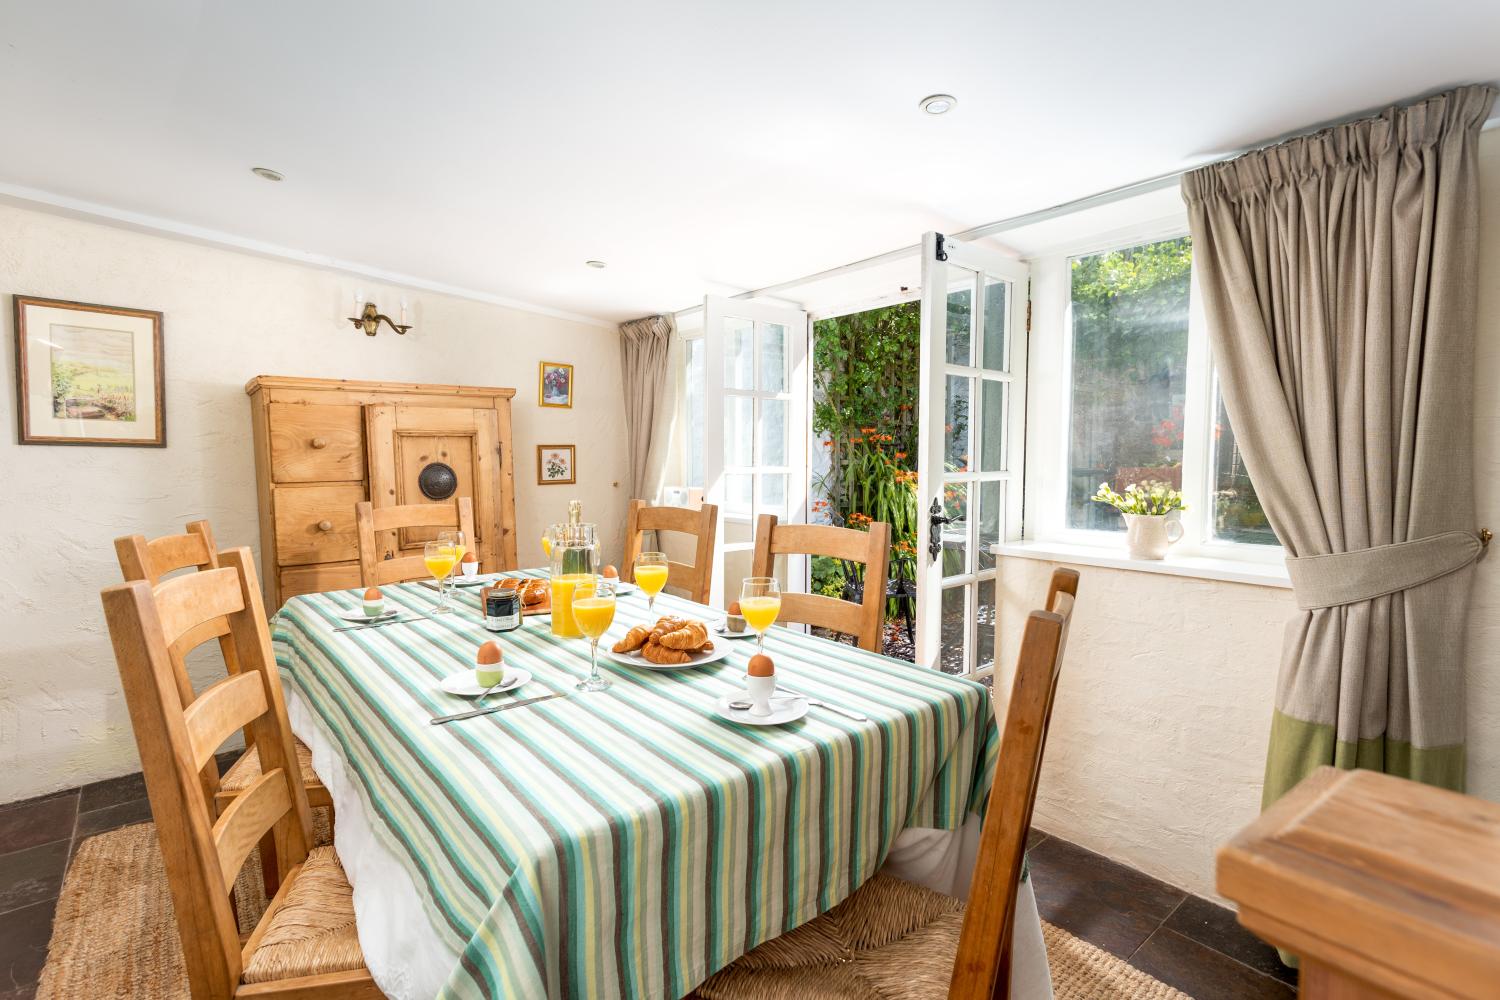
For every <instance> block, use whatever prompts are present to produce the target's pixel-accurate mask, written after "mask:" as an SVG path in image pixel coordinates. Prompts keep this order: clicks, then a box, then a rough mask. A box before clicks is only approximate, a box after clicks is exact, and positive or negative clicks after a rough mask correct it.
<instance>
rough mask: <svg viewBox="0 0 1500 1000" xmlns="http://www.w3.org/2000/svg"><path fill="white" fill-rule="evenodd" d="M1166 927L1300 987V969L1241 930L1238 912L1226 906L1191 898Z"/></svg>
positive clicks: (1252, 935)
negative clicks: (1283, 962)
mask: <svg viewBox="0 0 1500 1000" xmlns="http://www.w3.org/2000/svg"><path fill="white" fill-rule="evenodd" d="M1163 926H1165V927H1167V928H1169V929H1171V930H1174V931H1176V932H1177V933H1179V934H1181V935H1183V936H1184V937H1189V938H1192V939H1193V940H1194V941H1197V942H1198V943H1199V944H1203V945H1207V946H1208V947H1210V948H1212V949H1214V950H1215V951H1218V952H1222V953H1223V954H1225V955H1228V956H1229V957H1230V958H1232V959H1235V960H1236V961H1238V962H1243V963H1244V964H1246V965H1248V966H1250V968H1252V969H1254V970H1255V971H1256V972H1263V973H1265V974H1266V975H1268V976H1271V977H1273V978H1276V979H1280V980H1281V981H1282V982H1284V983H1290V984H1292V985H1293V986H1295V985H1296V984H1297V970H1296V969H1290V968H1287V967H1286V966H1285V965H1283V964H1282V963H1281V958H1280V957H1279V956H1278V955H1277V954H1276V949H1275V948H1272V947H1271V946H1270V945H1268V944H1266V943H1265V942H1264V941H1262V940H1261V939H1260V938H1258V937H1256V936H1255V935H1254V934H1251V933H1250V932H1249V931H1247V930H1245V928H1243V927H1241V926H1240V923H1239V921H1238V920H1236V919H1235V916H1234V911H1233V910H1231V909H1229V908H1228V907H1226V906H1218V905H1216V904H1214V903H1211V902H1209V901H1208V900H1206V899H1203V898H1201V897H1198V896H1189V897H1188V898H1187V899H1185V900H1183V901H1182V905H1181V906H1179V907H1178V908H1177V909H1176V910H1174V911H1173V912H1172V915H1171V916H1170V917H1168V918H1167V922H1166V924H1164V925H1163Z"/></svg>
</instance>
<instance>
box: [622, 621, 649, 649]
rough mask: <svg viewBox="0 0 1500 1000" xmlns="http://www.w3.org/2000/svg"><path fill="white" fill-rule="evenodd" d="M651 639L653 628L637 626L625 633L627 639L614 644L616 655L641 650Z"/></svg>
mask: <svg viewBox="0 0 1500 1000" xmlns="http://www.w3.org/2000/svg"><path fill="white" fill-rule="evenodd" d="M650 638H651V628H650V627H649V626H647V625H637V626H635V627H634V628H632V629H631V630H630V631H629V632H626V633H625V638H623V639H621V640H620V641H619V642H617V643H615V644H614V647H613V649H614V651H615V652H616V653H631V652H634V651H635V650H637V649H640V648H641V647H642V646H644V645H645V644H646V641H647V640H648V639H650Z"/></svg>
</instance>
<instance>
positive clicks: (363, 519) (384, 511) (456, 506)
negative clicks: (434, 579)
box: [354, 497, 478, 587]
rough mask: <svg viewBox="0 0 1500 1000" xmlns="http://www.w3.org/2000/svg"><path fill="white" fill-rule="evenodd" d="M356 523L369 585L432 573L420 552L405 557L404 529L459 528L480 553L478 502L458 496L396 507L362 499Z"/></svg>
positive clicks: (363, 573) (363, 571) (363, 575)
mask: <svg viewBox="0 0 1500 1000" xmlns="http://www.w3.org/2000/svg"><path fill="white" fill-rule="evenodd" d="M354 526H355V528H356V529H357V530H358V532H359V579H360V584H361V585H362V586H365V587H380V586H383V585H385V584H387V583H403V582H405V581H407V580H420V579H422V578H423V577H425V576H430V575H431V574H429V573H428V572H427V563H426V562H425V561H424V560H423V559H422V554H421V553H420V552H419V553H417V554H416V555H411V556H401V555H397V554H396V553H397V552H398V551H399V548H398V545H397V541H396V534H395V533H396V531H398V530H399V529H401V528H457V529H458V530H460V531H462V532H463V533H464V540H465V542H466V544H467V545H468V546H469V547H470V551H473V552H478V548H477V545H478V539H477V538H475V537H474V501H473V500H472V499H470V498H469V497H458V498H457V499H456V500H455V501H454V502H453V503H451V504H447V503H408V504H401V505H399V506H396V507H374V506H371V504H370V501H368V500H361V501H360V502H359V503H357V504H355V505H354Z"/></svg>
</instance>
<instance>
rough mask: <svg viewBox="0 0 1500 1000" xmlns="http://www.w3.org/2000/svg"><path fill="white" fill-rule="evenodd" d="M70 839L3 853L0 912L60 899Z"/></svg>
mask: <svg viewBox="0 0 1500 1000" xmlns="http://www.w3.org/2000/svg"><path fill="white" fill-rule="evenodd" d="M68 846H69V842H68V841H66V840H54V841H53V842H52V843H50V844H40V845H38V846H36V847H28V848H26V850H24V851H12V852H11V853H9V854H0V913H5V912H8V911H10V910H14V909H18V908H20V907H23V906H30V905H31V904H32V903H40V902H42V901H43V900H47V899H56V898H57V894H58V892H59V891H60V890H61V889H62V879H63V872H64V871H66V870H67V867H68Z"/></svg>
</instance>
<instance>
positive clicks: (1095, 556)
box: [990, 542, 1292, 590]
mask: <svg viewBox="0 0 1500 1000" xmlns="http://www.w3.org/2000/svg"><path fill="white" fill-rule="evenodd" d="M990 551H991V552H993V553H995V555H997V556H1013V557H1016V558H1019V559H1045V560H1047V561H1049V562H1062V563H1074V564H1077V565H1080V566H1103V567H1106V568H1108V569H1124V570H1133V571H1135V572H1140V573H1165V574H1167V575H1168V576H1188V577H1197V578H1199V579H1202V580H1224V581H1226V582H1228V583H1247V584H1250V585H1251V586H1257V587H1280V588H1282V589H1285V590H1290V589H1291V586H1292V581H1291V579H1290V578H1289V577H1288V576H1287V572H1286V566H1285V565H1284V564H1281V563H1256V562H1249V561H1242V560H1239V559H1216V558H1214V557H1212V556H1177V555H1170V554H1169V555H1168V556H1167V558H1165V559H1161V560H1155V559H1132V558H1130V556H1128V555H1126V554H1125V551H1124V546H1123V544H1122V545H1121V546H1120V547H1119V548H1114V547H1102V546H1094V545H1070V544H1068V543H1066V542H1005V543H1002V544H1000V545H992V546H991V547H990Z"/></svg>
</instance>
